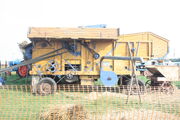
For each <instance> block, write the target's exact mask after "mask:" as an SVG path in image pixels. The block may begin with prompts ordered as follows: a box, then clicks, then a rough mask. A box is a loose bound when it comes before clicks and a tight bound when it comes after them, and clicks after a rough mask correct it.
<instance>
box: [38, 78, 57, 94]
mask: <svg viewBox="0 0 180 120" xmlns="http://www.w3.org/2000/svg"><path fill="white" fill-rule="evenodd" d="M36 89H37V94H39V95H49V94H53V93H55V92H56V89H57V84H56V82H55V81H54V80H53V79H52V78H49V77H45V78H42V79H41V80H40V81H39V82H38V84H37V86H36Z"/></svg>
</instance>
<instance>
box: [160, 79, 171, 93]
mask: <svg viewBox="0 0 180 120" xmlns="http://www.w3.org/2000/svg"><path fill="white" fill-rule="evenodd" d="M161 92H163V93H165V94H173V93H174V87H173V85H172V84H171V82H164V83H163V84H162V85H161Z"/></svg>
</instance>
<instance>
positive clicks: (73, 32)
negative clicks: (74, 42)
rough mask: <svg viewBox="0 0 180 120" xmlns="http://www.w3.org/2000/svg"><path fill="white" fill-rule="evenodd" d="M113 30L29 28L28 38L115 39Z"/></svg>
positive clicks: (114, 30) (116, 31) (116, 30)
mask: <svg viewBox="0 0 180 120" xmlns="http://www.w3.org/2000/svg"><path fill="white" fill-rule="evenodd" d="M118 32H119V31H118V29H115V28H30V31H29V34H28V38H30V39H31V38H56V39H67V38H71V39H80V38H86V39H117V37H118V34H119V33H118Z"/></svg>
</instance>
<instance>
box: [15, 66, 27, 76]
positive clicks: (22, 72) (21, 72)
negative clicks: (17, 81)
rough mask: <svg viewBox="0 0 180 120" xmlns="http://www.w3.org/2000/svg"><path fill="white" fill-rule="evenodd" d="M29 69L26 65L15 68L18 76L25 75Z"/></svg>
mask: <svg viewBox="0 0 180 120" xmlns="http://www.w3.org/2000/svg"><path fill="white" fill-rule="evenodd" d="M28 72H29V69H28V66H27V65H24V66H20V67H19V68H18V70H17V73H18V75H19V76H20V77H26V76H27V75H28Z"/></svg>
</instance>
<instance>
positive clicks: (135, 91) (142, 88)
mask: <svg viewBox="0 0 180 120" xmlns="http://www.w3.org/2000/svg"><path fill="white" fill-rule="evenodd" d="M138 84H139V89H138V86H137V85H136V81H133V83H132V88H131V91H130V94H131V95H138V91H139V92H140V94H143V93H144V91H145V85H144V82H142V81H141V80H138ZM127 85H128V91H129V87H130V85H131V81H129V82H128V83H127Z"/></svg>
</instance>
